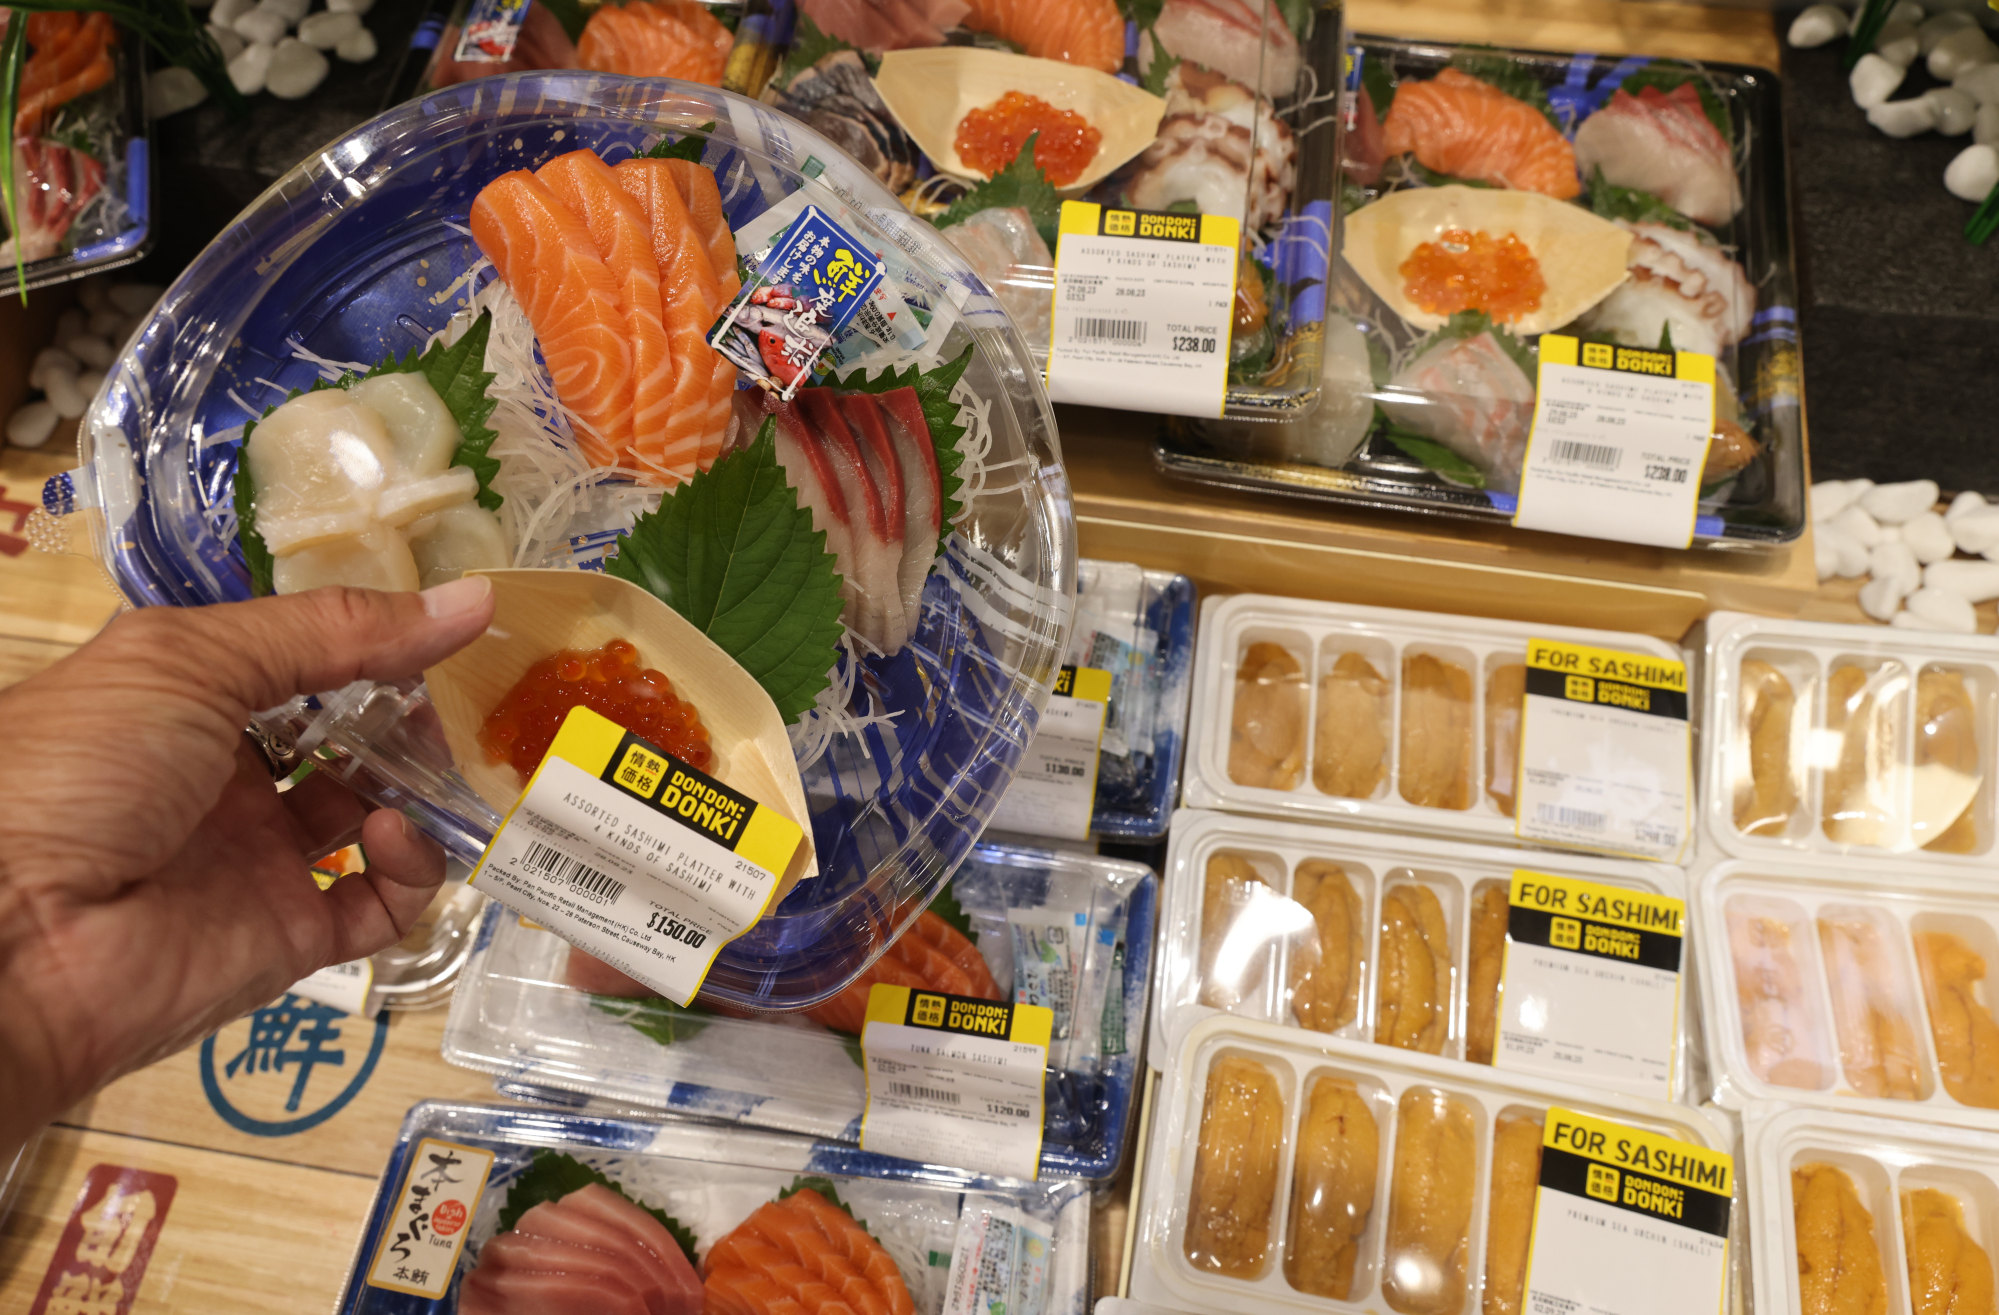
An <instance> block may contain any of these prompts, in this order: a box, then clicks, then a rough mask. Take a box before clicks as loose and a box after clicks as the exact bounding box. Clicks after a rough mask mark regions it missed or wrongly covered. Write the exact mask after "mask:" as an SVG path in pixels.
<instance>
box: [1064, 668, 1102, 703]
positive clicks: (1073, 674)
mask: <svg viewBox="0 0 1999 1315" xmlns="http://www.w3.org/2000/svg"><path fill="white" fill-rule="evenodd" d="M1111 684H1112V680H1111V673H1110V672H1108V671H1105V670H1104V669H1103V668H1101V667H1078V666H1064V667H1063V668H1062V669H1061V670H1060V671H1058V672H1056V673H1055V693H1057V694H1060V695H1062V696H1064V697H1065V698H1072V699H1088V700H1089V701H1091V702H1092V703H1106V704H1107V703H1109V702H1110V701H1111Z"/></svg>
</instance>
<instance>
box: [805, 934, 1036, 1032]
mask: <svg viewBox="0 0 1999 1315" xmlns="http://www.w3.org/2000/svg"><path fill="white" fill-rule="evenodd" d="M876 982H886V983H888V984H889V985H891V986H907V987H912V988H915V989H919V990H925V991H943V992H945V993H946V994H949V995H970V996H976V997H978V998H979V999H981V1000H997V999H999V998H1000V989H999V984H998V983H997V982H995V981H994V980H993V973H992V969H991V968H989V967H987V966H986V960H985V956H983V955H981V954H980V953H979V947H978V946H976V945H974V944H972V942H971V941H970V940H968V939H966V938H965V937H964V936H963V935H962V934H960V933H959V931H958V929H957V928H956V927H953V926H952V925H951V924H950V923H948V922H946V921H944V919H942V918H940V917H938V916H937V915H936V914H935V913H932V912H930V910H928V909H925V910H924V911H923V912H922V913H919V914H917V915H916V921H915V922H913V923H911V924H910V925H909V930H908V931H906V932H904V933H903V934H902V935H900V936H898V937H896V938H895V942H894V943H893V944H892V945H890V946H889V947H888V950H887V952H886V953H884V954H883V955H882V957H881V958H879V959H877V960H875V961H874V963H872V964H870V965H869V966H868V969H867V971H866V972H864V973H862V974H861V975H860V976H859V977H857V978H855V979H854V980H853V981H852V982H851V983H849V984H848V986H847V988H846V989H845V990H844V991H842V992H840V994H838V995H836V996H834V997H833V998H832V999H831V1000H828V1001H827V1002H826V1003H825V1004H822V1005H818V1006H816V1007H815V1008H812V1009H808V1010H806V1011H805V1016H806V1017H807V1018H810V1019H812V1020H813V1021H814V1022H817V1023H823V1024H825V1025H826V1026H827V1027H830V1028H832V1029H833V1030H834V1031H836V1032H848V1033H851V1034H853V1035H854V1036H859V1035H860V1034H861V1027H862V1025H863V1024H864V1023H866V1022H867V1018H868V990H869V988H871V987H872V986H874V984H875V983H876Z"/></svg>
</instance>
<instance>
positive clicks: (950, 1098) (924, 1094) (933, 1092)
mask: <svg viewBox="0 0 1999 1315" xmlns="http://www.w3.org/2000/svg"><path fill="white" fill-rule="evenodd" d="M888 1094H889V1095H891V1096H901V1097H903V1098H904V1099H906V1100H927V1101H929V1102H931V1103H932V1104H934V1105H956V1104H957V1103H958V1093H957V1092H955V1091H946V1090H944V1089H943V1088H942V1087H919V1086H917V1085H916V1084H915V1083H913V1082H891V1083H889V1084H888Z"/></svg>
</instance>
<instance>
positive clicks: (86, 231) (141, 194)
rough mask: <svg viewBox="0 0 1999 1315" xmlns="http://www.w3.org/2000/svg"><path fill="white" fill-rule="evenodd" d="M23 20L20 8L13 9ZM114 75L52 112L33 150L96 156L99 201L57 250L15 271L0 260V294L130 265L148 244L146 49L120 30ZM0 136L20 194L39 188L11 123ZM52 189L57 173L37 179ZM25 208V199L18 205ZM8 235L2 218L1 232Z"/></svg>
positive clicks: (80, 217) (150, 198)
mask: <svg viewBox="0 0 1999 1315" xmlns="http://www.w3.org/2000/svg"><path fill="white" fill-rule="evenodd" d="M16 12H17V13H19V14H20V16H21V18H23V19H26V18H27V17H28V14H27V12H26V11H25V10H17V11H16ZM110 53H111V59H112V64H113V69H114V71H113V73H112V75H111V80H110V81H109V82H107V83H105V84H104V85H103V86H102V87H100V88H98V89H97V90H95V91H91V92H86V93H85V94H84V95H82V96H80V97H78V98H76V99H75V100H71V101H69V102H66V103H65V104H63V105H60V106H57V107H56V108H55V109H53V110H51V111H50V121H49V125H48V126H49V127H51V128H54V129H55V130H56V131H54V132H45V133H44V135H43V138H42V139H41V140H40V141H38V143H37V147H38V149H40V150H43V151H69V150H74V149H77V148H79V147H81V148H83V150H82V153H83V154H85V155H88V156H90V157H91V158H92V159H95V160H96V161H97V162H98V164H99V165H100V166H101V168H102V171H103V177H102V179H101V181H100V183H99V190H98V193H97V199H96V200H94V201H91V202H87V203H86V204H85V205H84V207H83V208H82V209H81V210H80V211H78V212H77V214H76V216H75V218H74V220H73V222H72V223H71V225H70V226H69V228H68V229H67V230H66V231H65V232H64V233H63V234H62V235H61V237H60V239H59V249H58V250H57V251H55V252H54V253H53V254H51V255H48V256H44V257H42V258H41V259H39V260H29V261H26V262H25V263H24V265H23V266H22V267H21V268H20V269H19V270H17V269H16V267H15V265H14V258H13V256H12V254H11V248H10V254H9V255H8V256H7V257H6V258H5V259H0V292H4V293H14V292H16V290H17V289H21V288H27V289H34V288H41V287H47V286H48V285H50V284H52V283H64V282H67V281H69V280H70V279H75V278H82V277H83V276H84V275H85V274H95V273H99V272H102V271H104V270H111V269H117V268H119V267H120V266H122V265H130V264H132V263H133V262H134V261H137V260H138V259H140V258H141V257H143V256H144V255H145V254H146V252H147V251H148V250H149V249H150V248H151V247H152V240H153V226H152V206H153V171H152V164H151V160H152V151H151V143H150V142H149V141H148V139H147V137H146V125H147V115H146V70H145V62H146V50H145V45H144V43H143V42H142V41H141V40H140V39H139V37H138V36H136V35H135V34H133V33H131V32H128V31H125V30H123V29H120V30H119V32H118V34H117V37H116V39H115V40H114V41H113V42H112V44H111V48H110ZM0 139H4V140H5V141H6V142H7V144H8V149H10V150H12V151H13V152H14V161H15V164H14V168H15V175H14V176H15V178H16V179H17V180H18V185H19V187H20V188H21V192H22V194H23V196H24V197H25V196H26V194H27V192H28V191H29V189H30V188H31V187H34V186H36V185H37V180H36V179H35V177H34V176H33V174H34V167H35V166H34V162H33V161H31V160H30V159H29V158H28V153H27V152H26V151H25V150H23V149H21V143H20V142H19V141H18V140H16V139H15V138H14V136H13V129H12V125H9V126H8V127H7V128H6V129H5V130H4V132H0ZM39 181H40V182H41V183H43V184H46V185H47V186H49V187H51V188H59V187H62V186H64V184H62V183H61V182H60V181H59V180H57V179H56V178H53V177H51V178H48V179H41V180H39ZM22 206H23V209H24V210H25V208H26V202H25V200H24V201H23V203H22ZM8 236H10V235H9V234H8V233H7V226H6V221H5V219H4V217H0V237H8Z"/></svg>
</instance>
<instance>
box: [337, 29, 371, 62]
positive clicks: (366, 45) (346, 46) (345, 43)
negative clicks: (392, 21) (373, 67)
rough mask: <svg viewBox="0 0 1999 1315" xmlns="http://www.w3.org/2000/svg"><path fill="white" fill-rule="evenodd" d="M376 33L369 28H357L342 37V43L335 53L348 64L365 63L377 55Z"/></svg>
mask: <svg viewBox="0 0 1999 1315" xmlns="http://www.w3.org/2000/svg"><path fill="white" fill-rule="evenodd" d="M375 49H376V47H375V34H374V33H373V32H370V31H369V30H368V29H367V28H365V27H363V28H357V29H355V30H354V31H352V32H350V33H348V34H347V35H346V36H344V37H342V38H340V44H339V45H337V46H335V47H334V48H333V53H334V54H336V55H338V56H340V58H341V60H342V61H343V62H345V63H348V64H365V63H367V62H368V61H369V60H371V59H373V58H374V57H375Z"/></svg>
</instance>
